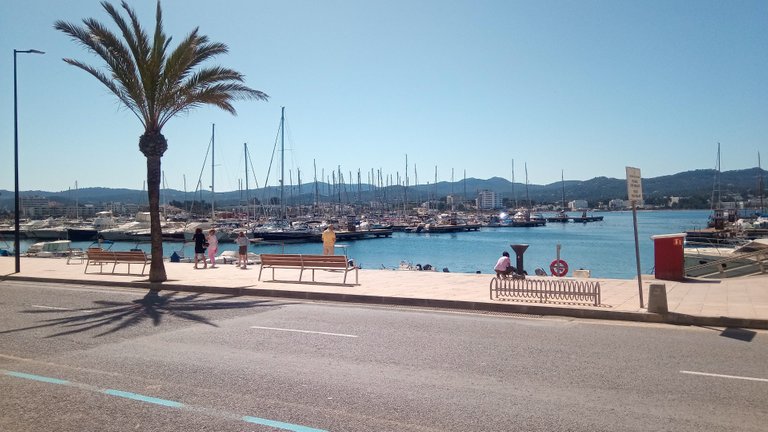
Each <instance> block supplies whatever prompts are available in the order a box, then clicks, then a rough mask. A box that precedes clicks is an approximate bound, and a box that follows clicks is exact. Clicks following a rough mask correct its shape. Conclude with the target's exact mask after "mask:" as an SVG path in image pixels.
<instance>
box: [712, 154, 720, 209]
mask: <svg viewBox="0 0 768 432" xmlns="http://www.w3.org/2000/svg"><path fill="white" fill-rule="evenodd" d="M715 171H716V172H715V185H714V186H713V187H712V209H713V210H720V199H721V198H720V143H717V162H716V163H715Z"/></svg>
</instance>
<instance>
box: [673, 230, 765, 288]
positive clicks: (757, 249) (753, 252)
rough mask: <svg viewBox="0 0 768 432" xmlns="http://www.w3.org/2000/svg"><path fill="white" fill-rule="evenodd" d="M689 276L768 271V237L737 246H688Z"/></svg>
mask: <svg viewBox="0 0 768 432" xmlns="http://www.w3.org/2000/svg"><path fill="white" fill-rule="evenodd" d="M683 257H684V261H685V262H684V265H685V275H686V277H699V278H708V279H723V278H730V277H739V276H750V275H754V274H762V273H767V272H768V239H757V240H752V241H749V242H746V243H744V244H740V245H734V246H717V247H715V246H704V247H696V246H693V247H691V246H687V247H686V248H684V249H683Z"/></svg>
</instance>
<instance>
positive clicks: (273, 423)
mask: <svg viewBox="0 0 768 432" xmlns="http://www.w3.org/2000/svg"><path fill="white" fill-rule="evenodd" d="M0 373H2V374H3V375H7V376H11V377H15V378H22V379H28V380H32V381H39V382H44V383H48V384H59V385H70V386H74V387H77V388H80V389H82V390H89V391H97V392H101V393H104V394H108V395H110V396H117V397H121V398H125V399H131V400H136V401H140V402H147V403H151V404H155V405H162V406H166V407H170V408H184V409H191V410H193V411H199V408H197V409H196V408H194V407H192V406H186V405H184V404H183V403H181V402H176V401H173V400H168V399H161V398H156V397H152V396H145V395H142V394H138V393H131V392H126V391H122V390H115V389H105V390H99V389H98V388H95V387H92V386H89V385H86V384H78V383H73V382H71V381H67V380H63V379H58V378H51V377H46V376H42V375H34V374H28V373H24V372H15V371H9V370H3V369H0ZM205 411H208V410H206V409H203V412H205ZM211 413H213V412H211ZM221 414H222V413H218V415H219V416H221ZM224 414H226V413H224ZM230 415H231V414H226V416H227V417H228V416H230ZM237 417H238V416H234V418H237ZM230 418H232V417H230ZM240 419H241V420H243V421H245V422H248V423H254V424H259V425H263V426H269V427H273V428H276V429H282V430H287V431H292V432H328V431H327V430H325V429H315V428H311V427H308V426H302V425H299V424H294V423H285V422H281V421H277V420H270V419H265V418H261V417H253V416H242V417H240Z"/></svg>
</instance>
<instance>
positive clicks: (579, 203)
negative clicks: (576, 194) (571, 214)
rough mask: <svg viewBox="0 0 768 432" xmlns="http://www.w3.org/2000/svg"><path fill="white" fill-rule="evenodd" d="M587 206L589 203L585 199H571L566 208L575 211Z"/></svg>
mask: <svg viewBox="0 0 768 432" xmlns="http://www.w3.org/2000/svg"><path fill="white" fill-rule="evenodd" d="M588 207H589V203H588V202H587V201H586V200H573V201H571V202H569V203H568V208H569V209H571V210H573V211H576V210H582V209H586V208H588Z"/></svg>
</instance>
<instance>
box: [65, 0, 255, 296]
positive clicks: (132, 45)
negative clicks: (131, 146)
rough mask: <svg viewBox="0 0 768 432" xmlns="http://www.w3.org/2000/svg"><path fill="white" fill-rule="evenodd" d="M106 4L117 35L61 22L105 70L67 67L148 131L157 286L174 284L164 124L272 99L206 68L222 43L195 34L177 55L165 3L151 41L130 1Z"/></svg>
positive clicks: (145, 146) (143, 147) (144, 147)
mask: <svg viewBox="0 0 768 432" xmlns="http://www.w3.org/2000/svg"><path fill="white" fill-rule="evenodd" d="M101 6H102V7H103V8H104V9H105V10H106V11H107V13H108V14H109V16H110V17H111V18H112V20H113V21H114V23H115V24H116V25H117V27H118V28H119V34H120V35H121V36H122V39H121V38H120V37H119V36H118V34H117V33H113V32H112V31H111V30H109V29H108V28H107V27H106V26H105V25H103V24H101V23H100V22H98V21H96V20H95V19H93V18H87V19H84V20H83V26H77V25H73V24H70V23H68V22H65V21H56V23H55V24H54V28H55V29H57V30H60V31H62V32H64V33H66V34H67V35H69V36H70V37H72V39H73V40H74V41H75V42H79V43H80V44H81V45H83V46H84V47H85V48H86V49H88V51H90V52H92V53H94V54H96V55H98V56H99V57H101V59H102V60H103V61H104V63H105V65H104V67H103V68H97V67H94V66H90V65H87V64H84V63H82V62H80V61H78V60H73V59H68V58H65V59H64V61H65V62H67V63H69V64H71V65H73V66H76V67H79V68H80V69H83V70H84V71H86V72H88V73H90V74H91V75H93V76H94V77H96V79H98V80H99V81H101V83H102V84H104V85H105V86H106V87H107V88H108V89H109V90H110V91H111V92H112V93H114V95H115V96H117V98H118V99H119V100H120V102H121V103H122V104H123V105H125V106H126V107H127V108H128V109H129V110H130V111H131V112H133V113H134V114H135V115H136V117H138V119H139V121H141V124H142V126H143V127H144V133H143V134H142V135H141V137H140V138H139V150H140V151H141V153H143V154H144V156H145V157H146V159H147V193H148V196H149V212H150V223H151V236H152V264H151V266H150V271H149V280H150V282H164V281H166V280H167V276H166V273H165V266H164V265H163V243H162V235H161V231H160V178H161V169H160V161H161V159H162V157H163V154H164V153H165V151H166V150H167V149H168V142H167V141H166V139H165V137H164V136H163V134H162V129H163V126H164V125H165V124H166V123H167V122H168V120H170V119H171V118H173V117H174V116H175V115H176V114H179V113H180V112H187V111H189V110H190V109H192V108H196V107H199V106H202V105H214V106H217V107H219V108H221V109H223V110H225V111H227V112H229V113H231V114H233V115H235V114H236V112H235V108H234V107H233V106H232V102H233V101H234V100H240V99H256V100H266V99H267V98H268V96H267V95H266V94H265V93H263V92H261V91H258V90H254V89H251V88H249V87H247V86H245V84H244V78H243V75H242V74H240V73H239V72H237V71H234V70H232V69H227V68H224V67H220V66H212V67H201V66H200V65H201V64H202V63H203V62H205V61H206V60H209V59H211V58H213V57H215V56H217V55H219V54H225V53H227V51H228V48H227V46H226V45H224V44H222V43H216V42H210V41H209V40H208V37H207V36H204V35H200V34H198V29H197V28H195V29H194V30H192V32H191V33H189V34H188V35H187V36H186V37H185V38H184V39H183V40H182V41H181V42H180V43H179V44H178V46H177V47H176V48H175V49H172V50H171V49H169V45H170V43H171V38H170V37H168V36H167V35H166V34H165V32H164V31H163V20H162V11H161V8H160V1H159V0H158V2H157V12H156V15H155V16H156V20H155V29H154V35H153V37H152V39H151V40H150V39H149V36H148V34H147V32H146V31H145V30H144V29H143V28H142V26H141V24H140V23H139V20H138V19H137V17H136V13H135V12H134V10H133V9H131V7H130V6H128V4H127V3H126V2H125V1H123V2H122V3H121V6H122V8H123V9H124V10H125V12H126V13H127V15H128V20H126V19H124V18H123V16H122V15H120V13H119V10H118V9H116V8H115V7H114V6H112V5H111V4H109V3H107V2H106V1H104V2H101Z"/></svg>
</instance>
